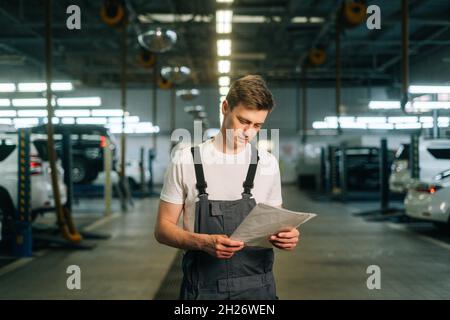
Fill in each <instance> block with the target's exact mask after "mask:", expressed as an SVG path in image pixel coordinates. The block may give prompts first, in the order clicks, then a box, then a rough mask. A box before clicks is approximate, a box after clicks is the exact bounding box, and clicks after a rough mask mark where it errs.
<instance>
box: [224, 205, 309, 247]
mask: <svg viewBox="0 0 450 320" xmlns="http://www.w3.org/2000/svg"><path fill="white" fill-rule="evenodd" d="M315 216H316V214H314V213H305V212H296V211H290V210H286V209H282V208H277V207H273V206H269V205H267V204H264V203H258V204H257V205H256V206H255V207H254V208H253V209H252V211H250V213H249V214H248V216H247V217H246V218H245V219H244V221H242V223H241V224H240V225H239V226H238V227H237V228H236V230H235V231H234V232H233V234H232V235H231V237H230V238H231V239H233V240H240V241H243V242H244V243H245V245H246V246H251V247H266V248H271V247H272V244H271V243H270V242H269V240H268V238H269V236H270V235H272V234H276V233H278V232H280V231H284V230H287V229H292V228H297V227H298V226H300V225H301V224H303V223H305V222H306V221H308V220H310V219H312V218H314V217H315Z"/></svg>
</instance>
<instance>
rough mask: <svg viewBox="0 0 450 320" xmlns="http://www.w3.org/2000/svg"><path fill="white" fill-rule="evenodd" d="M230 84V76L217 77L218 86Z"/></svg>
mask: <svg viewBox="0 0 450 320" xmlns="http://www.w3.org/2000/svg"><path fill="white" fill-rule="evenodd" d="M229 85H230V77H227V76H224V77H219V86H221V87H228V86H229Z"/></svg>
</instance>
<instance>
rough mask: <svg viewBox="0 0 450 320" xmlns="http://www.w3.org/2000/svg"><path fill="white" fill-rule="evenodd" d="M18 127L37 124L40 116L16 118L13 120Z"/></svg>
mask: <svg viewBox="0 0 450 320" xmlns="http://www.w3.org/2000/svg"><path fill="white" fill-rule="evenodd" d="M13 122H14V125H15V126H16V128H21V127H27V126H35V125H37V124H38V123H39V120H38V118H15V119H14V120H13Z"/></svg>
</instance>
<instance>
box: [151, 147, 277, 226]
mask: <svg viewBox="0 0 450 320" xmlns="http://www.w3.org/2000/svg"><path fill="white" fill-rule="evenodd" d="M215 143H216V142H215V141H214V140H213V139H209V140H207V141H205V142H203V143H201V144H199V147H200V155H201V160H202V165H203V172H204V175H205V181H206V183H207V188H206V192H207V193H208V194H209V195H208V198H209V199H210V200H237V199H241V198H242V195H241V193H242V192H243V191H244V188H243V183H244V181H245V178H246V176H247V171H248V167H249V164H250V160H251V152H252V148H251V145H250V144H249V143H247V145H246V147H245V148H244V149H243V150H242V151H240V152H239V153H237V154H225V153H223V152H221V151H219V150H220V149H219V148H218V147H216V146H215ZM258 155H259V158H260V159H259V162H258V166H257V170H256V174H255V180H254V187H253V189H252V190H251V193H252V195H253V197H254V198H255V201H256V203H259V202H261V203H265V204H268V205H271V206H281V204H282V202H283V201H282V197H281V180H280V169H279V166H278V161H277V159H276V158H275V156H273V155H272V154H270V153H268V152H267V151H263V150H259V151H258ZM195 184H196V178H195V170H194V161H193V158H192V154H191V148H190V147H185V148H181V149H179V150H177V151H176V152H175V154H172V160H171V162H170V163H169V165H168V168H167V171H166V173H165V177H164V186H163V188H162V191H161V197H160V198H161V199H162V200H164V201H167V202H170V203H175V204H184V207H183V228H184V229H185V230H188V231H192V232H193V231H194V219H195V202H196V201H198V198H197V195H198V191H197V189H196V187H195Z"/></svg>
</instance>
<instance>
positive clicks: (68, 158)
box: [62, 131, 73, 211]
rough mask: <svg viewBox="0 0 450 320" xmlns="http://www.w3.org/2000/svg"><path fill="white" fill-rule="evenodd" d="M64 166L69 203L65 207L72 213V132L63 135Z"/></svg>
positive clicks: (65, 132)
mask: <svg viewBox="0 0 450 320" xmlns="http://www.w3.org/2000/svg"><path fill="white" fill-rule="evenodd" d="M62 165H63V168H64V183H65V184H66V187H67V201H66V203H65V204H64V206H65V207H66V208H67V209H68V210H71V211H72V201H73V182H72V139H71V136H70V132H68V131H64V132H63V135H62Z"/></svg>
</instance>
